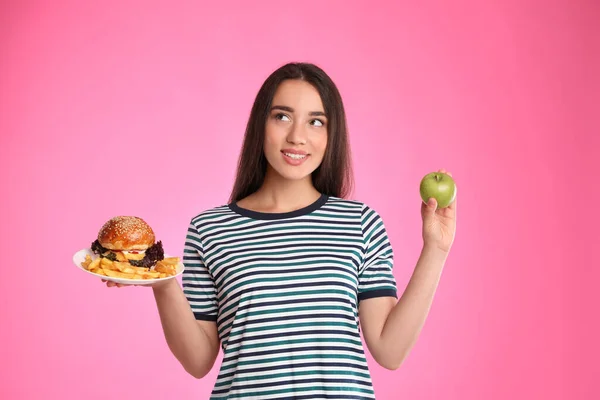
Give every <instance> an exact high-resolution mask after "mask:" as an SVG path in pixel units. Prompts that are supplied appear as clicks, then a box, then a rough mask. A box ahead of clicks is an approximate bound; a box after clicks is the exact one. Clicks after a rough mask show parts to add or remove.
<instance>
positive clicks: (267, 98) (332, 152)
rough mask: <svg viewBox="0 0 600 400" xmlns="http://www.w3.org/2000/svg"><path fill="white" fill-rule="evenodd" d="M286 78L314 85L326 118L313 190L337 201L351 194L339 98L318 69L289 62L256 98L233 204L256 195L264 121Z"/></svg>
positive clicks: (260, 175) (260, 179) (343, 114)
mask: <svg viewBox="0 0 600 400" xmlns="http://www.w3.org/2000/svg"><path fill="white" fill-rule="evenodd" d="M288 79H299V80H303V81H306V82H308V83H310V84H311V85H313V86H314V87H315V88H316V89H317V91H318V92H319V95H320V96H321V101H322V102H323V107H324V108H325V114H326V115H327V148H326V149H325V155H324V157H323V161H322V162H321V165H320V166H319V167H318V168H317V169H316V170H315V171H314V172H313V174H312V181H313V185H314V186H315V189H317V190H318V191H319V192H320V193H323V194H326V195H329V196H334V197H340V198H345V197H346V196H348V195H349V194H350V193H351V191H352V188H353V185H354V181H353V175H352V164H351V155H350V145H349V142H348V131H347V124H346V112H345V111H344V104H343V102H342V97H341V96H340V93H339V91H338V89H337V87H336V85H335V84H334V83H333V81H332V80H331V78H330V77H329V76H328V75H327V74H326V73H325V71H323V70H322V69H321V68H319V67H317V66H316V65H314V64H310V63H289V64H285V65H283V66H281V67H280V68H278V69H277V70H275V71H274V72H273V73H272V74H271V75H270V76H269V77H268V78H267V79H266V80H265V82H264V83H263V85H262V86H261V88H260V90H259V91H258V94H257V95H256V99H255V100H254V105H253V106H252V110H251V112H250V118H249V119H248V124H247V126H246V133H245V135H244V142H243V145H242V150H241V153H240V156H239V159H238V166H237V174H236V179H235V183H234V185H233V190H232V192H231V197H230V201H232V202H233V201H239V200H241V199H243V198H245V197H247V196H249V195H250V194H252V193H254V192H256V191H257V190H258V189H259V188H260V187H261V185H262V183H263V181H264V179H265V174H266V172H267V159H266V157H265V154H264V151H263V146H264V142H265V126H266V121H267V117H268V115H269V110H270V109H271V103H272V101H273V97H274V95H275V92H276V90H277V88H278V87H279V85H280V84H281V82H283V81H284V80H288Z"/></svg>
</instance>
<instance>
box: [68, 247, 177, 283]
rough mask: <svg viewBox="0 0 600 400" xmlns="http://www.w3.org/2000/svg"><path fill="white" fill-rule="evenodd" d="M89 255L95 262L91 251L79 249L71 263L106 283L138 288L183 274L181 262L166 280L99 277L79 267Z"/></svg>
mask: <svg viewBox="0 0 600 400" xmlns="http://www.w3.org/2000/svg"><path fill="white" fill-rule="evenodd" d="M87 255H89V256H90V257H92V260H95V259H96V258H98V257H99V256H98V255H97V254H95V253H94V252H93V251H92V250H91V249H81V250H79V251H78V252H77V253H75V254H73V263H74V264H75V265H76V266H77V268H79V269H80V270H82V271H85V272H87V273H88V274H90V275H94V276H95V277H97V278H100V279H104V280H107V281H111V282H115V283H122V284H124V285H139V286H146V285H152V284H154V283H156V282H163V281H167V280H169V279H173V278H176V277H178V276H179V275H181V274H182V273H183V269H184V267H183V263H182V262H181V261H179V264H177V268H176V269H175V271H176V272H177V273H176V274H175V275H172V276H167V277H166V278H157V279H125V278H117V277H113V276H105V275H99V274H95V273H93V272H91V271H88V270H87V269H85V268H83V267H82V266H81V263H82V262H84V261H85V256H87ZM167 257H170V256H169V255H167V254H165V258H167Z"/></svg>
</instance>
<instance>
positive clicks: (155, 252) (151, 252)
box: [91, 239, 165, 268]
mask: <svg viewBox="0 0 600 400" xmlns="http://www.w3.org/2000/svg"><path fill="white" fill-rule="evenodd" d="M91 248H92V251H93V252H94V253H96V254H98V255H99V256H100V257H104V258H108V259H109V260H111V261H116V260H117V255H116V254H115V253H114V252H113V251H112V250H109V249H105V248H104V247H102V245H101V244H100V242H99V241H98V239H96V240H95V241H94V242H93V243H92V247H91ZM164 258H165V251H164V249H163V246H162V242H161V241H158V242H156V243H154V244H153V245H152V246H150V247H149V248H148V249H146V252H145V253H144V258H143V259H141V260H127V261H128V262H129V264H131V265H133V266H136V267H144V268H151V267H153V266H154V264H156V263H157V262H158V261H160V260H163V259H164Z"/></svg>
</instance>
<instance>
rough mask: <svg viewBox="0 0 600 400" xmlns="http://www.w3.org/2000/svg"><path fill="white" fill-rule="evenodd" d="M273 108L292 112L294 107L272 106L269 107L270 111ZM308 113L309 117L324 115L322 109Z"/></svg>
mask: <svg viewBox="0 0 600 400" xmlns="http://www.w3.org/2000/svg"><path fill="white" fill-rule="evenodd" d="M273 110H282V111H287V112H291V113H293V112H294V109H293V108H292V107H288V106H273V107H271V111H273ZM308 115H310V116H311V117H321V116H322V117H326V115H325V113H324V112H323V111H311V112H309V113H308Z"/></svg>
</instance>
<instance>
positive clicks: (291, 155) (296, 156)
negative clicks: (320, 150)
mask: <svg viewBox="0 0 600 400" xmlns="http://www.w3.org/2000/svg"><path fill="white" fill-rule="evenodd" d="M282 153H283V154H284V155H286V156H287V157H289V158H291V159H293V160H303V159H305V158H306V157H307V156H308V154H294V153H286V152H285V151H284V152H282Z"/></svg>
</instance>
